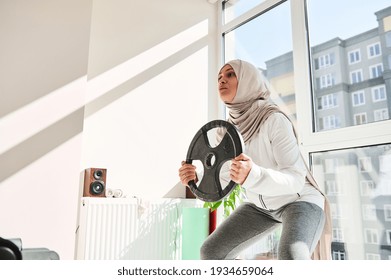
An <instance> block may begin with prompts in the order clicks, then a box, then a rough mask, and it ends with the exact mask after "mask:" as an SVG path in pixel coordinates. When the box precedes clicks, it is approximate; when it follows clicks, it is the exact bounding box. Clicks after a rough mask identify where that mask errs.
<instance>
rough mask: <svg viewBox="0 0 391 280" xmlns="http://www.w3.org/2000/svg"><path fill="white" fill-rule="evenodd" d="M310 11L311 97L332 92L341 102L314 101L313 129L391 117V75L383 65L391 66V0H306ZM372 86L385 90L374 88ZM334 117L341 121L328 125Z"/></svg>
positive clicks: (317, 97) (326, 128)
mask: <svg viewBox="0 0 391 280" xmlns="http://www.w3.org/2000/svg"><path fill="white" fill-rule="evenodd" d="M307 14H308V29H309V43H310V49H311V55H310V57H311V64H312V67H311V68H312V81H313V87H312V89H313V91H312V94H313V102H314V103H317V102H318V101H319V100H320V99H321V98H322V97H323V96H326V95H328V94H330V93H331V92H332V93H334V94H336V95H337V97H336V98H337V100H338V101H339V106H338V108H332V107H331V108H328V109H325V108H322V109H319V106H317V104H315V105H314V106H313V108H314V119H315V120H314V124H315V128H314V130H315V131H322V130H329V129H336V128H340V127H347V126H353V125H360V124H364V123H371V122H375V121H381V120H387V119H389V115H388V112H389V110H390V107H391V103H390V102H389V100H390V98H391V79H390V78H389V77H388V75H386V74H385V73H384V69H385V68H387V69H390V68H389V67H391V65H390V59H389V56H390V55H391V43H390V41H391V40H390V38H391V37H390V33H391V24H390V22H391V5H390V2H389V1H388V0H387V1H386V0H378V1H366V0H345V1H339V0H330V1H323V0H308V1H307ZM346 15H349V16H346ZM331 18H332V20H331ZM386 66H389V67H386ZM374 87H381V88H383V89H384V93H380V92H378V93H373V88H374ZM374 95H378V96H375V97H374ZM380 95H381V97H380ZM375 103H376V104H375ZM357 106H360V109H359V110H358V107H357ZM379 108H381V109H382V112H383V113H381V112H380V111H379V110H380V109H379ZM386 112H387V113H386ZM386 116H387V117H386ZM330 118H333V119H334V118H335V119H338V120H339V125H327V124H326V125H325V120H327V119H330Z"/></svg>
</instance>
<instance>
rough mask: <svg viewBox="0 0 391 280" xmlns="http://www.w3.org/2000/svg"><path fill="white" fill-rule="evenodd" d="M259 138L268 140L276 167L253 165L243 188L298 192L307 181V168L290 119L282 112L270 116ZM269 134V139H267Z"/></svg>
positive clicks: (265, 192)
mask: <svg viewBox="0 0 391 280" xmlns="http://www.w3.org/2000/svg"><path fill="white" fill-rule="evenodd" d="M261 133H263V135H261V137H260V138H259V139H260V141H268V142H269V143H270V144H269V143H267V145H268V146H269V145H270V146H269V147H270V150H269V151H267V154H266V155H261V156H267V157H269V161H271V162H272V163H273V165H274V166H275V168H264V167H262V166H260V165H257V164H255V163H254V164H253V166H252V169H251V171H250V173H249V175H248V176H247V178H246V181H245V182H244V184H243V188H245V189H246V190H248V191H251V192H254V193H257V194H260V195H266V196H278V195H288V194H294V193H298V192H300V191H301V190H302V188H303V187H304V183H305V175H306V168H305V165H304V162H303V160H302V158H301V156H300V150H299V147H298V144H297V140H296V137H295V135H294V131H293V126H292V124H291V122H290V121H289V120H288V119H287V118H286V117H285V116H284V115H283V114H280V113H275V114H273V115H271V116H270V117H269V118H268V119H267V120H266V122H265V123H264V127H263V128H262V132H261ZM265 137H266V138H265Z"/></svg>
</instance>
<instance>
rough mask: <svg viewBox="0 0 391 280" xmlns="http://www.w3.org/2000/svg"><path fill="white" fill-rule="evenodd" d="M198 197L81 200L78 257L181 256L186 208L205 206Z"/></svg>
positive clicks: (77, 245) (178, 257) (114, 258)
mask: <svg viewBox="0 0 391 280" xmlns="http://www.w3.org/2000/svg"><path fill="white" fill-rule="evenodd" d="M201 206H202V205H201V204H200V203H199V201H197V200H194V199H191V200H189V199H160V200H157V201H151V202H147V203H146V202H142V201H140V200H139V199H136V198H92V197H83V198H82V199H81V205H80V211H79V226H78V228H77V231H76V234H77V235H76V259H84V260H121V259H125V260H131V259H138V260H146V259H153V260H176V259H181V216H182V209H183V207H201Z"/></svg>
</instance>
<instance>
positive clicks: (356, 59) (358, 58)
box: [348, 49, 361, 64]
mask: <svg viewBox="0 0 391 280" xmlns="http://www.w3.org/2000/svg"><path fill="white" fill-rule="evenodd" d="M352 54H353V59H351V58H352V56H351V55H352ZM348 61H349V64H356V63H359V62H361V51H360V49H355V50H351V51H349V52H348Z"/></svg>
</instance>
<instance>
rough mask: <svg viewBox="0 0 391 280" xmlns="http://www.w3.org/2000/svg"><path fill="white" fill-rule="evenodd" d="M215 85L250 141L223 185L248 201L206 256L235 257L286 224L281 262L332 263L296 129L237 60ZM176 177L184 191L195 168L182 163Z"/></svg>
mask: <svg viewBox="0 0 391 280" xmlns="http://www.w3.org/2000/svg"><path fill="white" fill-rule="evenodd" d="M218 84H219V87H218V89H219V95H220V98H221V100H222V101H223V102H224V103H225V104H226V106H227V108H228V109H229V118H228V121H229V122H231V123H233V124H234V125H235V126H236V127H237V129H238V130H239V131H240V133H241V135H242V136H243V140H244V143H245V149H244V150H245V153H242V154H240V155H239V156H238V157H236V158H235V159H233V160H232V163H231V166H230V169H229V171H228V173H229V178H226V180H233V181H234V182H236V183H238V184H240V185H241V186H242V187H243V189H244V191H245V194H246V196H247V198H248V201H249V202H248V203H244V204H242V205H240V206H239V207H238V208H237V209H236V210H235V211H234V212H233V213H232V214H231V215H230V216H229V217H228V218H227V219H226V220H225V221H224V222H223V223H222V224H221V225H219V226H218V227H217V229H216V230H215V231H214V232H213V233H212V234H211V235H210V236H209V237H208V238H207V239H206V240H205V242H204V244H203V246H202V248H201V258H202V259H234V258H236V257H237V256H238V255H239V254H240V252H241V251H242V250H244V249H245V248H246V247H248V246H249V245H251V244H252V243H254V242H255V241H256V240H258V239H259V238H260V237H262V236H265V235H266V234H269V233H270V232H271V231H272V230H274V229H275V228H276V227H277V226H278V225H280V224H281V223H282V233H281V238H280V241H279V245H278V259H284V260H293V259H310V258H311V255H312V257H313V258H316V259H329V258H330V236H329V232H330V220H329V216H328V212H329V211H328V203H327V199H326V198H325V196H324V195H323V194H322V193H321V191H320V190H319V189H318V188H317V186H316V183H315V181H314V180H313V177H312V176H311V173H310V172H309V171H308V168H307V167H306V165H305V163H304V161H303V158H302V157H301V154H300V151H299V147H298V144H297V139H296V136H295V131H294V128H293V126H292V123H291V122H290V120H289V119H288V118H287V117H286V115H285V114H284V113H283V112H282V111H281V110H280V109H279V108H278V106H276V105H275V104H273V103H272V102H271V101H270V92H269V90H268V88H267V86H266V84H265V80H264V79H263V77H262V75H261V73H260V71H259V70H258V69H257V68H256V67H255V66H254V65H252V64H250V63H248V62H246V61H242V60H233V61H230V62H228V63H227V64H225V65H224V66H223V67H222V68H221V70H220V72H219V75H218ZM179 177H180V179H181V182H182V184H184V185H187V183H188V182H189V181H190V180H197V175H196V170H195V166H193V165H191V164H185V163H183V162H182V167H181V168H180V169H179ZM325 210H327V211H325ZM325 213H326V215H325ZM326 218H327V219H326ZM325 225H326V226H325ZM324 229H325V231H327V235H325V234H324V233H325V231H324ZM322 233H323V235H322ZM319 241H321V242H319ZM316 245H318V246H316ZM315 248H316V249H317V250H315Z"/></svg>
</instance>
